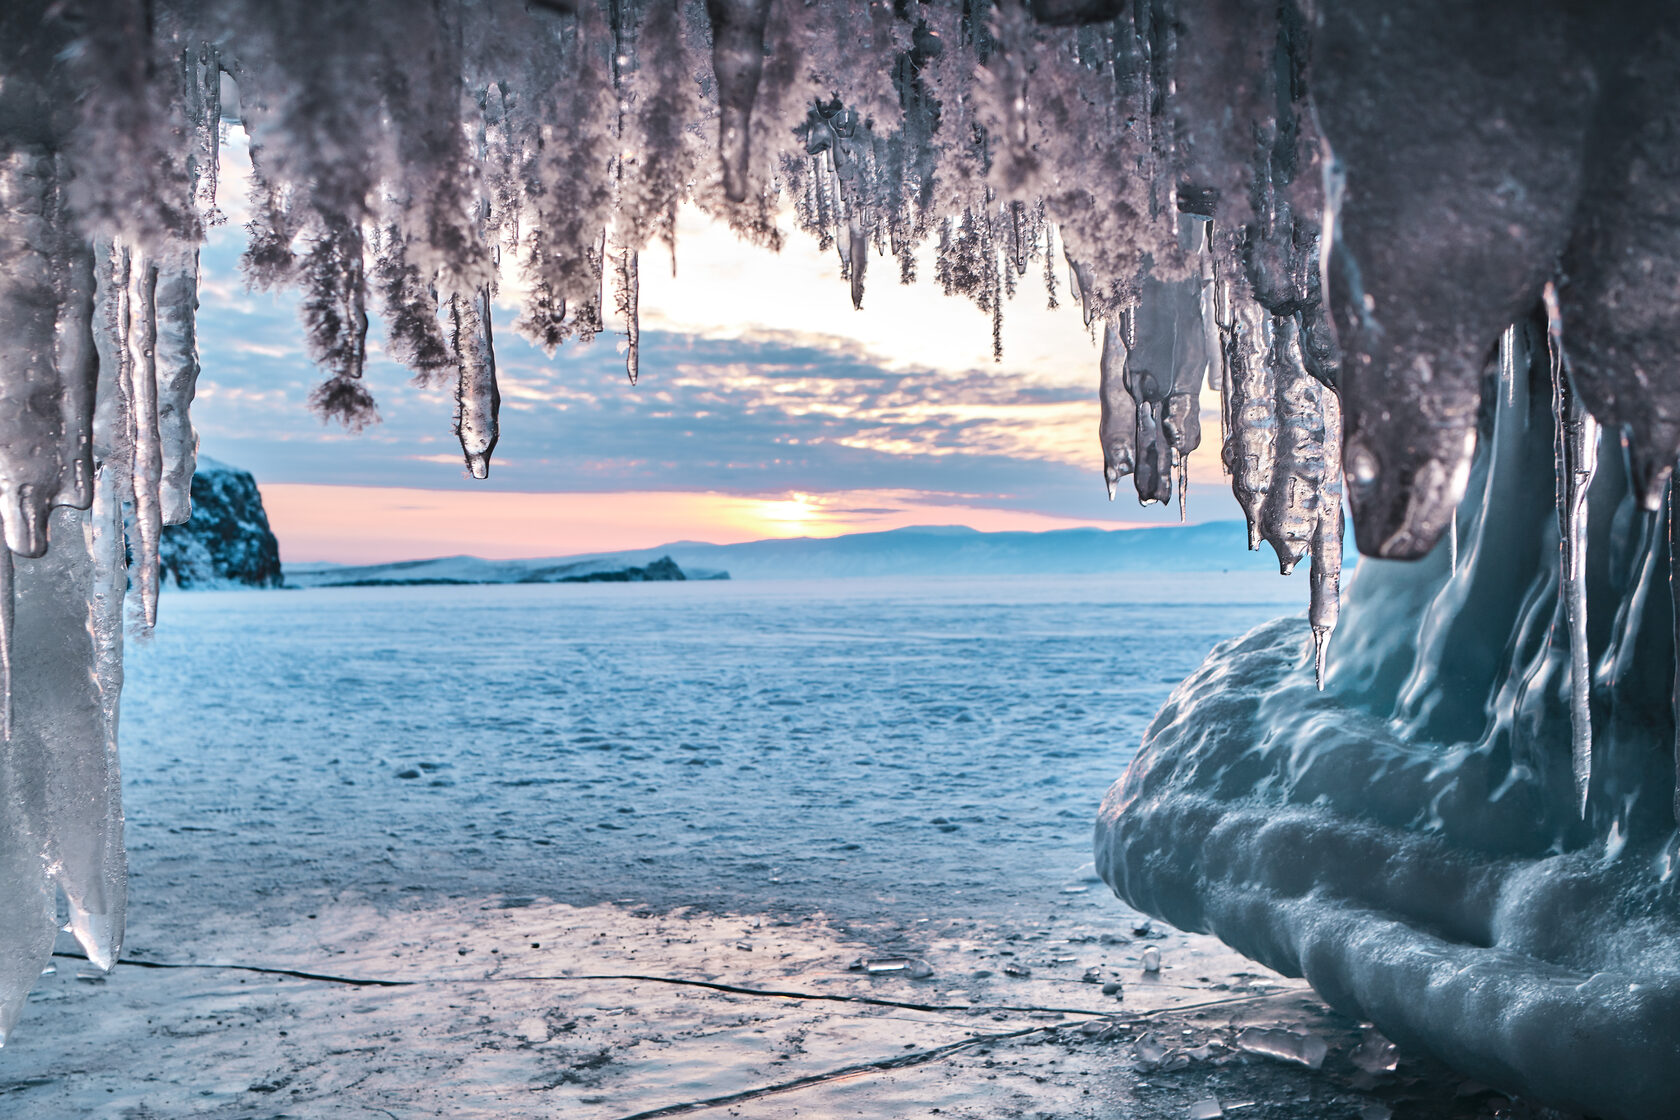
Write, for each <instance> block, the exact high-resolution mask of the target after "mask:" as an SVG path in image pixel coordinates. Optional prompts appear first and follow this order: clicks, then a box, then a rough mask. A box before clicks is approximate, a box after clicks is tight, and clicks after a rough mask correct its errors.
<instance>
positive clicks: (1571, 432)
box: [1545, 283, 1598, 817]
mask: <svg viewBox="0 0 1680 1120" xmlns="http://www.w3.org/2000/svg"><path fill="white" fill-rule="evenodd" d="M1545 308H1546V349H1547V354H1548V356H1549V358H1550V365H1551V378H1552V418H1553V423H1554V424H1555V426H1556V432H1557V435H1556V442H1557V491H1558V533H1559V536H1560V539H1561V541H1562V545H1561V547H1562V549H1563V567H1562V573H1561V577H1562V582H1561V586H1560V588H1559V594H1560V595H1561V596H1562V598H1563V603H1564V612H1565V620H1566V624H1567V625H1568V627H1569V722H1570V727H1571V729H1572V736H1571V741H1572V743H1573V750H1572V757H1573V759H1574V771H1575V790H1576V794H1577V796H1578V798H1579V800H1580V809H1581V815H1582V816H1583V817H1584V816H1586V812H1587V790H1588V787H1589V786H1590V785H1591V783H1592V765H1593V728H1592V662H1591V655H1590V654H1589V653H1588V650H1587V491H1588V488H1589V487H1590V486H1591V485H1592V480H1593V475H1594V474H1595V473H1596V472H1597V470H1598V422H1597V421H1596V420H1594V419H1593V418H1592V414H1591V413H1589V412H1587V410H1586V409H1585V408H1583V407H1582V406H1581V402H1580V400H1579V398H1578V397H1577V396H1576V394H1575V389H1574V386H1573V385H1572V384H1571V383H1570V379H1569V362H1568V358H1567V357H1566V356H1565V354H1564V349H1563V317H1562V314H1561V313H1560V312H1559V310H1558V304H1557V291H1556V289H1555V288H1554V287H1553V285H1551V284H1549V283H1548V284H1547V285H1546V292H1545Z"/></svg>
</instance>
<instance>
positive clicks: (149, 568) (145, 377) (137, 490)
mask: <svg viewBox="0 0 1680 1120" xmlns="http://www.w3.org/2000/svg"><path fill="white" fill-rule="evenodd" d="M128 258H129V267H128V298H127V301H126V302H127V315H126V316H125V320H126V321H125V322H124V323H123V325H122V334H123V338H124V340H125V341H126V344H127V349H128V360H127V362H126V363H125V364H126V365H127V367H128V369H127V373H128V386H127V388H128V399H129V407H130V409H131V412H130V415H131V416H132V420H131V421H130V428H131V430H132V431H133V433H134V473H133V476H132V477H133V480H134V531H135V536H136V537H137V538H138V540H137V542H136V547H135V550H134V554H135V555H134V564H135V567H136V569H137V570H138V572H139V578H138V580H137V581H136V582H137V583H138V584H139V586H140V609H141V614H142V617H143V618H144V620H145V625H146V627H148V628H150V627H152V626H155V625H157V599H158V542H159V540H160V539H161V537H162V533H163V507H162V504H161V501H160V498H159V489H160V487H161V485H162V481H163V446H162V443H161V442H160V440H159V436H158V384H157V341H158V327H157V285H158V268H157V265H155V264H153V263H152V262H151V261H149V260H147V259H146V256H145V254H144V253H142V252H140V251H139V250H138V249H129V250H128Z"/></svg>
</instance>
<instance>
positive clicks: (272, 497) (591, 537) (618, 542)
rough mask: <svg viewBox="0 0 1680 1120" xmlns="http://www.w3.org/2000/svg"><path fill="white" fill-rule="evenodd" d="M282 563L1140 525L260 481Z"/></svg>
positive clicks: (841, 501) (910, 505) (971, 508)
mask: <svg viewBox="0 0 1680 1120" xmlns="http://www.w3.org/2000/svg"><path fill="white" fill-rule="evenodd" d="M261 490H262V496H263V504H264V506H265V507H266V508H267V511H268V519H269V523H270V524H271V525H272V527H273V529H274V532H275V534H276V535H277V536H278V537H279V538H280V541H281V548H282V560H283V561H284V562H285V563H289V564H295V563H309V562H316V561H332V562H335V563H351V564H372V563H385V562H389V561H396V560H417V559H425V558H428V557H433V556H452V555H460V554H469V555H474V556H482V557H485V558H487V559H519V558H530V557H541V556H565V555H572V554H578V553H591V552H617V551H627V550H631V549H641V548H653V547H655V546H657V545H662V544H671V543H673V542H675V541H679V540H700V541H706V542H709V543H712V544H736V543H739V542H742V541H752V540H765V539H770V538H778V537H782V538H785V537H837V536H843V535H845V534H847V533H868V532H880V531H883V530H887V529H900V528H905V527H907V526H911V525H964V526H967V527H968V528H971V529H978V530H980V531H983V532H999V531H1008V530H1020V531H1029V532H1036V531H1042V530H1047V529H1071V528H1083V527H1094V528H1102V529H1123V528H1131V527H1135V526H1137V525H1139V524H1142V523H1141V522H1133V521H1121V520H1113V521H1107V520H1102V519H1093V518H1085V519H1080V518H1070V517H1056V516H1053V515H1049V514H1042V513H1035V512H1032V511H1030V510H1012V509H995V508H987V507H985V506H982V505H977V504H973V502H974V500H975V499H977V498H978V497H979V496H978V495H975V496H972V497H970V498H969V500H968V501H965V500H964V497H965V496H963V495H930V494H924V493H920V492H911V491H893V490H854V491H844V492H835V493H829V494H820V495H818V494H808V493H789V494H785V495H775V496H744V495H736V494H718V493H681V492H661V491H619V492H612V493H582V494H580V493H564V494H554V493H551V494H541V493H538V494H531V493H510V492H507V491H471V490H418V489H404V488H398V487H379V486H326V485H315V484H301V483H268V484H264V485H262V486H261Z"/></svg>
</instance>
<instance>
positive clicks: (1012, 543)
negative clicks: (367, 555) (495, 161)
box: [286, 521, 1277, 587]
mask: <svg viewBox="0 0 1680 1120" xmlns="http://www.w3.org/2000/svg"><path fill="white" fill-rule="evenodd" d="M661 562H664V563H668V564H672V565H675V566H677V567H680V569H681V572H682V574H680V575H671V574H663V575H651V577H650V576H649V575H637V574H620V573H634V572H637V571H638V570H642V571H646V570H647V569H649V568H654V569H656V570H658V569H659V566H660V565H661ZM1268 570H1269V571H1276V570H1277V564H1276V561H1275V560H1274V559H1273V558H1272V552H1271V549H1269V548H1266V549H1263V550H1262V551H1260V552H1249V551H1248V529H1247V527H1246V526H1244V525H1243V523H1242V522H1240V521H1211V522H1205V523H1203V524H1200V525H1175V526H1168V527H1164V528H1146V529H1108V530H1105V529H1055V530H1051V531H1049V532H1043V533H982V532H980V531H978V530H975V529H968V528H964V527H962V526H916V527H912V528H907V529H892V530H888V531H886V532H881V533H853V534H850V535H848V536H843V537H796V538H791V539H777V540H763V541H750V542H747V543H744V544H704V543H701V542H697V541H678V542H676V543H674V544H667V545H661V546H659V547H658V548H648V549H641V550H638V551H630V552H611V553H591V554H588V555H582V556H566V557H557V558H549V559H537V560H484V559H480V558H479V557H476V556H444V557H438V558H436V559H431V560H407V561H402V562H399V563H393V564H366V565H336V564H290V565H287V567H286V583H287V585H288V586H291V587H332V586H368V585H371V584H417V583H551V582H580V581H584V580H589V581H595V580H624V579H629V580H637V579H647V578H654V579H659V578H665V579H671V578H676V579H683V578H687V579H730V578H733V579H754V580H762V579H844V578H851V577H870V576H877V577H878V576H955V575H964V576H974V575H1079V574H1097V573H1104V572H1163V571H1171V572H1221V571H1254V572H1262V571H1268Z"/></svg>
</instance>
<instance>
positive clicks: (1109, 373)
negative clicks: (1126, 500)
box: [1097, 320, 1137, 502]
mask: <svg viewBox="0 0 1680 1120" xmlns="http://www.w3.org/2000/svg"><path fill="white" fill-rule="evenodd" d="M1097 395H1098V397H1099V399H1100V402H1101V416H1100V418H1099V420H1098V421H1097V439H1098V441H1099V442H1100V443H1101V444H1102V454H1103V480H1104V481H1105V482H1106V483H1107V484H1108V500H1109V501H1111V502H1112V501H1113V500H1114V495H1115V493H1116V492H1117V491H1118V489H1119V486H1120V480H1121V479H1122V478H1125V477H1126V476H1127V475H1129V474H1131V473H1132V470H1133V469H1134V468H1135V467H1136V465H1137V445H1136V443H1135V440H1136V438H1137V417H1136V411H1137V410H1136V406H1135V405H1134V404H1133V403H1132V398H1131V396H1130V395H1128V394H1127V392H1126V338H1125V335H1124V333H1123V332H1122V331H1121V328H1120V325H1119V324H1118V323H1116V322H1113V321H1112V320H1111V321H1108V322H1105V323H1104V324H1103V342H1102V364H1101V373H1100V374H1099V379H1098V385H1097Z"/></svg>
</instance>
